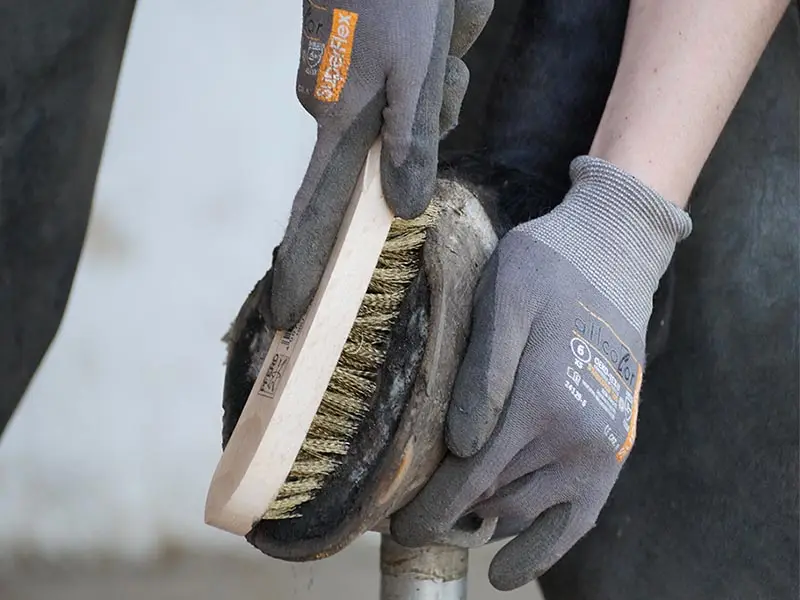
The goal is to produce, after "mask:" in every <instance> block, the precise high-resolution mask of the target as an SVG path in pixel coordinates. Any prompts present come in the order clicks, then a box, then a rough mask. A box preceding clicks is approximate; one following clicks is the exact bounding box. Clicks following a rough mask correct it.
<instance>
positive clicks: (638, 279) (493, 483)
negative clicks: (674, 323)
mask: <svg viewBox="0 0 800 600" xmlns="http://www.w3.org/2000/svg"><path fill="white" fill-rule="evenodd" d="M571 177H572V181H573V184H572V188H571V189H570V192H569V193H568V194H567V196H566V198H565V199H564V201H563V202H562V203H561V204H560V205H559V206H558V207H556V208H555V209H554V210H553V211H551V212H550V213H549V214H547V215H545V216H543V217H540V218H538V219H535V220H533V221H530V222H528V223H525V224H523V225H520V226H518V227H516V228H515V229H513V230H511V231H510V232H509V233H508V234H507V235H506V236H505V237H504V238H503V239H502V240H501V241H500V244H499V245H498V247H497V249H496V251H495V253H494V254H493V256H492V258H491V260H490V261H489V264H488V265H487V267H486V270H485V272H484V274H483V277H482V279H481V282H480V284H479V286H478V289H477V290H476V303H475V308H474V315H473V327H472V332H471V339H470V343H469V346H468V349H467V353H466V355H465V358H464V362H463V364H462V366H461V368H460V371H459V374H458V377H457V380H456V382H455V386H454V390H453V399H452V402H451V405H450V409H449V413H448V424H447V434H448V445H449V447H450V450H451V451H452V452H453V455H449V456H448V457H446V459H445V460H444V462H443V464H442V465H441V466H440V467H439V469H438V470H437V472H436V473H435V474H434V476H433V477H432V478H431V480H430V481H429V482H428V483H427V484H426V486H425V487H424V488H423V490H422V491H421V493H420V494H419V495H418V496H417V497H416V498H415V499H414V500H413V501H412V502H411V504H409V505H408V506H406V507H405V508H403V509H401V510H400V511H399V512H397V513H396V514H395V515H394V517H393V520H392V534H393V536H394V537H395V538H396V539H397V541H398V542H400V543H401V544H404V545H407V546H419V545H426V544H430V543H436V542H438V543H453V544H454V545H460V542H459V541H456V540H460V539H464V537H465V536H464V532H463V531H457V530H458V524H457V523H458V521H459V519H461V518H462V517H464V516H465V515H466V514H467V513H472V514H474V515H476V516H477V517H479V518H481V519H485V520H489V519H499V522H498V530H497V531H496V532H497V533H498V534H500V535H509V533H511V532H519V531H521V533H520V534H519V535H518V536H517V537H516V538H515V539H513V540H512V541H511V542H509V543H508V544H507V545H506V546H505V547H504V548H502V549H501V550H500V551H499V552H498V553H497V555H496V556H495V558H494V560H493V561H492V565H491V568H490V572H489V577H490V580H491V582H492V584H493V585H494V586H495V587H496V588H498V589H501V590H509V589H513V588H516V587H519V586H521V585H523V584H525V583H527V582H529V581H531V580H533V579H535V578H536V577H538V576H539V575H540V574H541V573H542V572H543V571H545V570H546V569H548V568H549V567H550V566H551V565H552V564H553V563H555V561H556V560H558V559H559V558H560V557H561V556H562V555H563V554H564V553H565V552H567V550H569V549H570V548H571V547H572V546H573V545H574V544H575V543H576V542H577V541H578V540H579V539H580V538H581V537H582V536H583V535H585V534H586V533H587V532H588V531H589V530H590V529H591V528H592V527H593V525H594V523H595V519H596V518H597V516H598V514H599V512H600V509H601V508H602V506H603V505H604V504H605V501H606V499H607V497H608V495H609V493H610V491H611V488H612V486H613V485H614V482H615V481H616V479H617V476H618V474H619V471H620V469H621V468H622V465H623V462H624V461H625V459H626V458H627V456H628V453H629V452H630V450H631V447H632V446H633V443H634V438H635V431H636V414H637V407H638V395H639V386H640V384H641V381H642V374H643V368H644V355H645V343H644V340H645V329H646V327H647V322H648V319H649V316H650V313H651V311H652V298H653V294H654V293H655V291H656V288H657V286H658V282H659V280H660V278H661V276H662V275H663V273H664V271H665V270H666V268H667V266H668V264H669V261H670V258H671V256H672V254H673V251H674V249H675V245H676V243H677V242H678V241H680V240H681V239H683V238H685V237H686V236H688V235H689V233H690V231H691V220H690V219H689V216H688V214H686V213H685V212H684V211H682V210H681V209H679V208H678V207H676V206H674V205H672V204H670V203H669V202H667V201H665V200H664V199H663V198H661V197H660V196H658V194H656V193H655V192H654V191H653V190H651V189H649V188H647V187H646V186H644V185H643V184H642V183H641V182H639V181H638V180H636V179H635V178H634V177H632V176H630V175H628V174H626V173H624V172H623V171H621V170H620V169H618V168H616V167H614V166H612V165H610V164H609V163H607V162H605V161H602V160H600V159H596V158H590V157H580V158H578V159H576V160H575V161H573V163H572V167H571ZM451 540H452V541H451Z"/></svg>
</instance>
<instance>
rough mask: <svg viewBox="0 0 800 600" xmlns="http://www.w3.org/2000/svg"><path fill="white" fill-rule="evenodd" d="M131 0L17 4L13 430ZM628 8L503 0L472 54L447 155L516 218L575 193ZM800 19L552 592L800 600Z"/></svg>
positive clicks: (684, 275)
mask: <svg viewBox="0 0 800 600" xmlns="http://www.w3.org/2000/svg"><path fill="white" fill-rule="evenodd" d="M134 4H135V1H134V0H115V1H113V2H111V1H108V0H106V1H99V0H79V1H77V2H70V3H56V2H47V1H46V0H28V1H27V2H11V1H10V0H8V1H4V2H3V3H2V5H0V13H2V14H3V15H4V16H3V18H2V19H0V56H2V57H3V67H2V68H0V103H1V104H0V110H1V111H2V112H0V115H1V116H2V121H0V125H1V126H2V129H0V159H2V163H0V434H1V433H2V430H3V428H4V427H5V425H6V423H7V422H8V419H9V418H10V416H11V415H12V413H13V411H14V409H15V408H16V406H17V404H18V402H19V400H20V398H21V397H22V396H23V394H24V392H25V390H26V388H27V386H28V384H29V382H30V380H31V377H32V376H33V374H34V372H35V371H36V369H37V367H38V365H39V362H40V361H41V358H42V356H43V355H44V353H45V351H46V350H47V348H48V346H49V345H50V343H51V341H52V339H53V336H54V335H55V333H56V331H57V329H58V326H59V323H60V320H61V317H62V314H63V311H64V307H65V305H66V301H67V298H68V296H69V293H70V289H71V286H72V280H73V277H74V272H75V267H76V264H77V260H78V257H79V255H80V251H81V247H82V244H83V239H84V235H85V229H86V223H87V220H88V215H89V211H90V206H91V197H92V193H93V189H94V183H95V177H96V173H97V168H98V165H99V161H100V156H101V152H102V147H103V143H104V140H105V135H106V129H107V124H108V117H109V113H110V108H111V101H112V98H113V94H114V91H115V88H116V82H117V76H118V72H119V66H120V61H121V57H122V51H123V48H124V44H125V41H126V38H127V33H128V27H129V24H130V19H131V14H132V11H133V8H134ZM11 7H13V12H11V11H12V8H11ZM626 11H627V3H625V2H610V3H609V2H605V3H603V2H586V1H574V0H572V1H567V2H557V1H551V0H547V1H537V2H533V1H529V2H525V3H523V2H521V1H520V0H513V1H512V0H508V1H504V2H498V3H497V8H496V11H495V15H494V16H493V17H492V20H491V22H490V24H489V26H488V27H487V29H486V31H485V32H484V34H483V35H482V36H481V38H480V39H479V41H478V43H477V44H476V46H475V47H474V48H473V50H472V51H471V52H470V53H469V55H468V57H467V60H468V62H469V64H470V66H471V69H472V73H473V77H472V83H471V86H470V92H469V95H468V98H467V100H466V102H465V105H464V110H463V112H462V118H461V125H460V126H459V127H458V128H457V129H456V130H455V131H454V132H453V133H452V134H451V136H450V137H449V138H448V139H447V140H446V141H445V142H444V144H443V156H444V157H445V160H447V161H448V162H451V163H453V164H456V165H458V166H459V168H460V169H461V170H462V171H463V173H464V175H466V176H469V177H471V178H475V179H477V180H480V181H482V182H483V183H490V184H491V185H495V186H497V188H498V189H499V190H501V192H502V193H501V198H502V207H503V210H504V211H505V213H506V215H507V216H508V217H509V218H510V219H511V220H513V221H521V220H524V219H528V218H531V217H535V216H537V215H538V214H541V213H542V212H545V211H547V210H549V209H550V208H551V207H552V206H553V205H554V204H555V203H557V202H558V201H559V200H560V199H561V197H562V196H563V194H564V192H565V191H566V189H567V186H568V184H569V181H568V179H567V167H568V163H569V160H570V159H571V158H572V157H573V156H575V155H577V154H580V153H583V152H586V151H587V150H588V148H589V145H590V143H591V137H592V134H593V132H594V128H595V127H596V125H597V121H598V120H599V118H600V114H601V112H602V109H603V105H604V102H605V97H606V95H607V94H608V89H609V88H610V86H611V82H612V80H613V76H614V71H615V67H616V64H617V61H618V58H619V51H620V45H621V40H622V34H623V30H624V24H625V16H626ZM799 30H800V25H799V23H798V10H797V6H796V4H794V3H793V4H792V7H791V9H790V11H789V12H788V13H787V15H786V16H785V18H784V20H783V22H782V23H781V25H780V27H779V29H778V31H777V33H776V35H775V37H774V39H773V40H772V42H771V43H770V45H769V47H768V49H767V51H766V53H765V55H764V57H763V58H762V60H761V61H760V63H759V65H758V68H757V69H756V72H755V74H754V76H753V78H752V80H751V82H750V84H749V85H748V88H747V90H746V91H745V94H744V96H743V98H742V99H741V101H740V102H739V105H738V106H737V108H736V110H735V112H734V114H733V116H732V117H731V119H730V122H729V124H728V126H727V127H726V129H725V132H724V134H723V135H722V137H721V139H720V140H719V143H718V144H717V147H716V148H715V150H714V153H713V155H712V157H711V158H710V160H709V162H708V164H707V165H706V167H705V169H704V171H703V173H702V175H701V177H700V180H699V181H698V183H697V186H696V189H695V193H694V196H693V198H692V203H691V210H692V215H693V218H694V222H695V230H694V233H693V235H692V236H691V238H690V239H689V240H688V241H687V242H685V243H684V244H682V245H681V247H680V248H679V250H678V252H677V254H676V257H675V260H674V261H673V265H672V267H671V269H670V271H669V272H668V275H667V276H666V277H665V279H664V281H663V282H662V287H661V289H660V290H659V293H658V298H657V301H656V309H655V313H654V317H653V320H652V321H651V330H650V332H649V339H648V346H649V349H648V354H649V361H650V366H649V369H648V375H647V379H646V383H645V387H644V390H643V403H642V409H641V412H640V426H639V431H640V433H639V436H638V439H637V444H636V448H635V450H634V452H633V454H632V455H631V458H630V459H629V461H628V463H627V465H626V467H625V469H624V470H623V473H622V475H621V477H620V480H619V483H618V485H617V486H616V488H615V490H614V492H613V493H612V496H611V498H610V500H609V502H608V505H607V506H606V508H605V509H604V511H603V513H602V514H601V518H600V520H599V523H598V526H597V528H596V529H595V530H594V531H592V532H591V533H590V534H589V535H588V536H587V537H586V538H585V539H584V540H582V541H581V542H580V543H579V544H578V545H577V546H576V547H575V548H574V549H573V550H572V551H570V552H569V553H568V554H567V555H566V556H565V557H564V558H563V559H562V560H561V561H560V562H559V563H558V564H557V565H556V566H555V567H554V568H553V569H551V570H550V571H549V572H548V573H547V574H545V576H544V577H543V578H542V579H541V585H542V587H543V589H544V592H545V594H546V596H547V598H548V600H558V599H561V598H563V599H565V600H567V599H569V600H578V599H586V600H605V599H610V598H614V599H615V600H628V599H630V600H634V599H635V600H638V599H640V598H652V599H654V600H667V599H673V598H674V599H676V600H677V599H680V600H684V599H686V598H706V599H712V598H713V599H720V600H722V599H724V600H732V599H737V598H742V599H745V598H746V599H748V600H754V599H757V598H765V599H766V598H770V599H773V598H774V599H777V598H796V597H798V580H797V564H798V559H799V558H800V557H798V512H797V511H798V481H797V473H798V395H799V394H800V392H799V391H798V326H799V323H798V306H800V291H799V290H798V285H800V284H799V280H798V277H799V275H800V253H799V252H798V229H799V228H800V202H799V201H798V129H799V127H798V110H797V107H798V94H800V74H799V73H798V64H797V57H798V56H800V41H799V40H798V31H799ZM31 40H36V42H37V43H35V44H32V43H30V41H31Z"/></svg>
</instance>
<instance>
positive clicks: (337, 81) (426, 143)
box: [269, 0, 494, 329]
mask: <svg viewBox="0 0 800 600" xmlns="http://www.w3.org/2000/svg"><path fill="white" fill-rule="evenodd" d="M493 7H494V0H404V1H401V0H337V1H336V2H335V3H330V4H329V3H327V0H314V1H313V2H312V1H309V0H304V2H303V35H302V42H301V43H302V46H301V57H300V66H299V68H298V72H297V96H298V98H299V99H300V102H301V103H302V105H303V107H304V108H305V109H306V110H307V111H308V112H309V113H310V114H311V115H312V116H313V117H314V118H315V119H316V121H317V124H318V128H317V141H316V145H315V146H314V151H313V154H312V157H311V160H310V164H309V166H308V170H307V171H306V174H305V177H304V179H303V182H302V185H301V187H300V190H299V191H298V193H297V195H296V197H295V199H294V204H293V205H292V211H291V216H290V219H289V224H288V226H287V229H286V233H285V235H284V238H283V240H282V242H281V243H280V245H279V247H278V248H277V249H276V252H275V256H274V263H273V272H274V276H273V277H274V278H273V291H272V295H271V297H272V303H271V307H269V308H271V312H272V318H273V322H274V325H275V326H277V327H278V328H280V329H289V328H291V327H292V326H294V325H295V324H296V323H297V321H298V320H299V319H300V317H301V316H302V315H303V314H304V313H305V311H306V310H307V308H308V305H309V304H310V302H311V298H312V297H313V295H314V293H315V292H316V289H317V286H318V285H319V280H320V278H321V276H322V272H323V271H324V269H325V265H326V263H327V261H328V257H329V255H330V251H331V249H332V247H333V243H334V241H335V237H336V234H337V232H338V228H339V225H340V223H341V220H342V216H343V214H344V211H345V208H346V206H347V204H348V202H349V200H350V196H351V194H352V192H353V189H354V187H355V182H356V178H357V176H358V173H359V171H360V169H361V166H362V165H363V163H364V160H365V159H366V155H367V152H368V150H369V148H370V146H371V145H372V143H373V142H374V141H375V140H376V139H377V137H378V135H379V134H380V135H381V140H382V142H383V150H382V156H381V176H382V181H383V186H384V193H385V195H386V200H387V202H388V203H389V205H390V207H391V208H392V210H393V211H394V213H395V214H396V215H397V216H399V217H402V218H412V217H415V216H418V215H419V214H421V213H422V212H423V211H424V210H425V208H426V207H427V205H428V203H429V202H430V199H431V196H432V193H433V185H434V180H435V177H436V168H437V157H438V145H439V140H440V138H441V137H442V136H443V135H445V134H446V133H447V132H448V131H449V130H450V129H452V128H453V127H455V125H456V121H457V118H458V113H459V111H460V107H461V102H462V100H463V97H464V93H465V92H466V88H467V83H468V80H469V72H468V70H467V67H466V65H465V64H464V63H463V62H462V61H461V59H460V58H459V57H460V56H462V55H463V54H464V53H465V52H466V51H467V49H468V48H469V47H470V46H471V45H472V43H473V42H474V41H475V39H476V38H477V36H478V34H479V33H480V32H481V30H482V29H483V27H484V25H485V24H486V21H487V20H488V18H489V15H490V13H491V11H492V9H493Z"/></svg>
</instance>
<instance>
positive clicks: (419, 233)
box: [264, 202, 439, 520]
mask: <svg viewBox="0 0 800 600" xmlns="http://www.w3.org/2000/svg"><path fill="white" fill-rule="evenodd" d="M438 212H439V209H438V206H437V205H436V203H435V202H432V203H431V205H430V206H429V207H428V209H427V210H426V211H425V212H424V213H423V214H422V215H420V216H419V217H417V218H415V219H409V220H403V219H395V220H394V221H393V222H392V226H391V227H390V229H389V235H388V236H387V238H386V243H385V244H384V246H383V249H382V250H381V255H380V257H379V258H378V264H377V266H376V268H375V271H374V272H373V274H372V279H371V280H370V283H369V287H368V288H367V293H366V295H365V296H364V299H363V301H362V303H361V307H360V308H359V311H358V315H357V317H356V320H355V322H354V323H353V326H352V328H351V329H350V334H349V335H348V337H347V342H346V343H345V345H344V349H343V351H342V354H341V356H340V357H339V360H338V362H337V364H336V368H335V370H334V372H333V376H332V377H331V381H330V383H329V384H328V388H327V390H326V391H325V395H324V396H323V397H322V402H321V403H320V406H319V409H318V410H317V414H316V415H315V416H314V420H313V421H312V423H311V428H310V429H309V432H308V435H307V436H306V439H305V440H304V441H303V446H302V448H301V449H300V453H299V454H298V456H297V458H296V459H295V462H294V464H293V465H292V470H291V471H290V473H289V476H288V477H287V478H286V481H285V482H284V483H283V485H282V486H281V488H280V490H279V491H278V495H277V497H276V498H275V500H274V501H273V502H272V504H271V505H270V508H269V510H268V511H267V513H266V514H265V515H264V518H265V519H271V520H275V519H287V518H294V517H299V516H300V512H299V509H300V508H301V506H302V505H303V504H304V503H306V502H308V501H309V500H311V499H312V498H314V496H315V495H316V493H318V492H319V490H320V489H322V488H323V487H324V485H325V481H326V480H327V478H328V477H329V476H330V475H331V474H332V473H333V472H334V471H335V469H336V467H337V466H338V465H339V463H340V461H341V460H342V456H343V455H345V454H346V453H347V451H348V448H349V445H350V440H351V439H352V437H353V435H354V434H355V433H356V431H357V430H358V426H359V424H360V423H361V420H362V419H363V417H364V415H365V414H366V413H367V411H368V409H369V403H370V401H371V399H372V395H373V394H374V393H375V389H376V387H377V382H376V379H377V373H378V370H379V369H380V367H381V365H382V364H383V360H384V358H385V356H386V350H387V345H388V342H389V336H390V334H391V329H392V326H393V325H394V322H395V320H396V319H397V315H398V313H399V310H400V305H401V304H402V302H403V299H404V298H405V293H406V291H407V289H408V286H409V285H410V284H411V282H412V281H413V280H414V278H415V277H416V276H417V274H418V272H419V268H420V265H421V261H422V257H421V250H422V246H423V244H424V243H425V239H426V234H427V231H428V228H429V227H430V226H431V225H432V224H433V223H434V221H435V219H436V217H437V216H438Z"/></svg>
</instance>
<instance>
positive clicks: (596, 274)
mask: <svg viewBox="0 0 800 600" xmlns="http://www.w3.org/2000/svg"><path fill="white" fill-rule="evenodd" d="M570 178H571V180H572V187H571V188H570V191H569V193H568V194H567V196H566V197H565V198H564V200H563V202H562V203H561V204H560V205H559V206H557V207H556V208H555V209H553V210H552V211H551V212H550V213H549V214H547V215H545V216H544V217H541V218H539V219H535V220H533V221H529V222H528V223H525V224H523V225H521V226H520V229H522V230H525V231H527V232H528V233H529V234H531V235H532V236H533V237H534V238H536V239H537V240H539V241H541V242H543V243H545V244H547V245H548V246H550V247H551V248H553V249H554V250H555V251H556V252H558V253H559V254H561V255H562V256H564V257H565V258H566V259H567V260H569V261H570V262H571V263H572V264H573V265H574V266H575V267H576V268H577V269H578V270H579V271H581V273H583V275H584V276H585V277H586V278H587V279H588V280H589V281H590V282H591V283H592V284H593V285H594V286H595V287H596V288H597V289H598V290H599V291H600V292H601V293H603V294H604V295H605V296H606V297H608V298H609V299H610V300H611V301H612V302H613V303H614V304H615V305H616V306H617V307H618V308H619V310H620V312H621V313H622V314H623V316H624V317H625V318H626V319H627V320H628V321H629V322H630V323H631V325H633V326H634V327H635V328H636V330H637V331H639V333H640V334H641V336H642V339H644V337H645V333H646V329H647V323H648V321H649V319H650V314H651V313H652V308H653V294H655V291H656V289H657V288H658V284H659V281H660V279H661V277H662V276H663V274H664V272H665V271H666V269H667V267H668V266H669V262H670V260H671V259H672V255H673V253H674V251H675V246H676V244H677V243H678V242H680V241H682V240H684V239H686V238H687V237H688V236H689V235H690V233H691V231H692V220H691V218H690V217H689V214H688V213H687V212H686V211H684V210H682V209H680V208H678V207H677V206H675V205H674V204H672V203H670V202H668V201H667V200H665V199H664V198H662V197H661V196H660V195H659V194H658V193H657V192H656V191H654V190H653V189H651V188H650V187H648V186H646V185H645V184H644V183H642V182H641V181H639V180H638V179H637V178H636V177H634V176H633V175H631V174H629V173H626V172H625V171H623V170H622V169H620V168H618V167H616V166H614V165H612V164H611V163H609V162H607V161H605V160H602V159H599V158H595V157H591V156H579V157H578V158H576V159H574V160H573V161H572V163H571V165H570Z"/></svg>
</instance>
